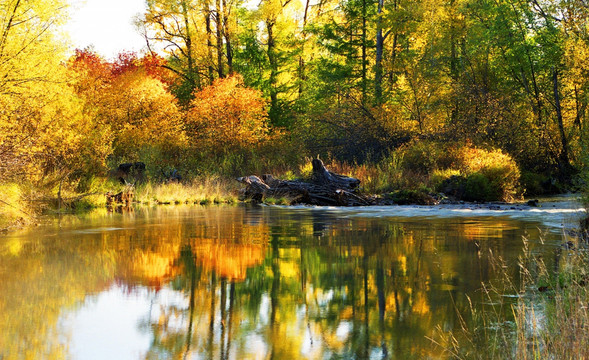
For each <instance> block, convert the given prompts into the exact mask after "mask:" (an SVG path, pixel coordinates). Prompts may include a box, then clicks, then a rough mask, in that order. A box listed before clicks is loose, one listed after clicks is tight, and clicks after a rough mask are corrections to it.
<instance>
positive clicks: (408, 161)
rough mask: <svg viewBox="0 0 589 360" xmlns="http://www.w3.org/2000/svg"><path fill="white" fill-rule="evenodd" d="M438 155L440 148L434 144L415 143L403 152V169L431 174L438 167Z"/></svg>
mask: <svg viewBox="0 0 589 360" xmlns="http://www.w3.org/2000/svg"><path fill="white" fill-rule="evenodd" d="M438 153H439V149H438V146H437V145H436V144H434V143H430V142H424V141H418V142H415V143H413V144H411V145H410V146H408V147H406V148H405V149H404V150H403V169H405V170H411V171H414V172H420V173H426V174H427V173H430V172H432V171H433V170H435V169H436V168H437V167H438V164H437V162H438Z"/></svg>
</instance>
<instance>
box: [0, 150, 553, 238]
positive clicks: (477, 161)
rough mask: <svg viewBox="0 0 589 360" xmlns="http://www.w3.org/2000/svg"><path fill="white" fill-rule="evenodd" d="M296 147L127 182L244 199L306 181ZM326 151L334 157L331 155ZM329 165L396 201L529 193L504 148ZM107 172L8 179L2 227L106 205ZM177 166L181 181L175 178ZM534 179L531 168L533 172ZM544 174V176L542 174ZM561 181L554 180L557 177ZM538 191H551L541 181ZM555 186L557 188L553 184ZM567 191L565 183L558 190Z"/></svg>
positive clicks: (167, 196) (197, 162)
mask: <svg viewBox="0 0 589 360" xmlns="http://www.w3.org/2000/svg"><path fill="white" fill-rule="evenodd" d="M294 150H297V153H302V154H304V153H305V152H304V150H302V149H301V148H300V147H298V148H297V147H295V146H294V145H288V144H284V143H281V144H280V146H278V145H276V144H274V145H269V144H268V145H265V146H262V147H260V148H258V149H257V150H254V149H250V150H247V151H234V152H231V153H211V152H209V153H208V154H207V153H204V152H201V153H198V154H193V155H192V156H191V157H189V156H188V154H187V153H184V154H182V158H183V159H185V160H184V161H175V162H174V164H173V165H174V166H172V165H170V163H166V162H165V161H164V159H163V158H162V156H163V154H162V153H160V154H155V155H154V154H153V153H152V154H151V155H150V156H145V157H143V158H141V159H142V160H143V159H145V160H146V161H147V162H146V169H145V173H144V174H142V176H141V178H140V179H138V178H134V177H133V176H131V177H127V178H125V181H128V182H129V183H132V184H133V185H134V200H135V201H136V202H137V203H141V204H151V205H153V204H180V203H182V204H199V205H206V204H221V203H228V204H231V203H236V202H237V201H238V189H239V187H240V186H239V184H238V183H237V182H236V181H235V180H234V179H235V178H236V177H238V176H243V175H250V174H256V175H261V174H266V173H271V174H273V175H275V176H277V177H279V178H283V179H306V178H309V177H310V175H311V171H312V167H311V157H310V156H295V155H293V151H294ZM326 156H329V154H328V155H326ZM325 162H326V166H327V167H328V169H330V170H331V171H333V172H335V173H339V174H343V175H347V176H352V177H355V178H358V179H359V180H360V181H361V189H360V191H361V192H362V193H364V194H378V195H383V196H388V197H390V198H392V199H395V202H396V203H399V204H407V203H420V200H419V199H420V198H421V197H423V196H425V195H434V194H444V195H445V196H446V197H448V198H450V199H454V200H465V201H477V202H484V201H514V200H518V199H521V198H522V197H523V196H524V195H525V194H526V188H525V183H524V182H523V181H522V180H523V179H522V177H521V175H520V170H519V168H518V166H517V164H516V162H515V161H514V159H512V158H511V157H510V156H509V155H507V154H505V153H504V152H502V151H500V150H497V149H492V148H490V149H484V148H478V147H475V146H472V145H468V144H466V145H460V144H458V143H454V144H443V143H438V142H427V141H421V142H414V143H411V144H408V145H405V146H402V147H399V148H398V149H395V150H393V151H391V152H390V153H389V154H388V155H387V156H384V157H382V158H381V159H380V160H378V161H369V160H368V161H365V162H363V163H359V162H356V161H354V162H349V161H348V162H347V161H338V160H337V159H335V158H327V159H325ZM110 167H111V170H110V172H108V173H104V174H103V175H94V176H89V177H78V178H70V179H67V178H66V179H63V180H62V181H47V180H46V178H43V179H44V180H45V182H43V181H38V182H37V183H34V182H32V181H31V182H28V183H24V182H23V183H20V184H18V183H16V182H9V183H5V184H3V185H2V191H1V192H2V193H3V194H4V198H3V199H2V202H0V212H1V214H2V219H3V220H2V226H0V228H6V227H8V226H11V225H14V224H24V223H27V222H29V221H31V219H33V218H34V214H38V213H39V212H42V211H45V212H47V211H48V212H57V211H59V212H64V211H67V212H76V211H84V210H87V209H90V208H94V207H97V206H104V205H105V202H106V200H105V196H104V194H105V193H106V192H109V191H110V192H114V193H116V192H119V191H122V190H123V188H124V186H125V185H123V184H122V183H121V181H120V180H119V178H118V175H120V174H117V172H116V162H112V165H111V166H110ZM170 169H174V171H175V172H176V173H178V174H181V175H182V176H181V180H179V181H170V179H169V178H168V177H167V176H166V174H169V173H170V171H171V170H170ZM527 174H528V175H527V176H528V177H530V173H527ZM540 176H541V175H538V176H537V177H540ZM549 184H551V186H553V183H549ZM534 186H535V187H534V188H533V190H534V192H533V193H532V195H535V194H538V193H539V192H540V193H542V192H545V191H550V190H551V189H545V188H543V187H542V184H541V183H539V184H536V185H534ZM553 190H554V189H553ZM557 190H559V191H560V190H562V188H557ZM266 202H267V203H269V204H276V203H278V204H288V203H289V199H286V198H285V199H273V198H272V199H266Z"/></svg>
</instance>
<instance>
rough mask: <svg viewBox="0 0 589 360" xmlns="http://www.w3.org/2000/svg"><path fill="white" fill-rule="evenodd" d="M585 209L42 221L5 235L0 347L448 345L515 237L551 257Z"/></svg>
mask: <svg viewBox="0 0 589 360" xmlns="http://www.w3.org/2000/svg"><path fill="white" fill-rule="evenodd" d="M580 212H581V210H580V209H579V205H578V204H577V203H576V202H575V201H572V200H571V199H569V198H566V199H564V200H563V199H558V200H556V201H554V202H542V207H540V208H526V207H524V208H523V209H522V208H520V207H517V208H516V207H511V206H507V207H501V208H493V209H489V208H488V207H485V206H469V205H463V206H449V205H448V206H439V207H433V208H432V207H419V206H392V207H391V206H389V207H365V208H313V207H279V206H273V207H270V206H208V207H199V206H159V207H138V208H135V209H134V210H132V211H126V212H122V213H117V212H108V211H106V210H105V209H101V210H98V211H94V212H92V213H90V214H87V215H83V216H73V215H70V216H62V217H51V218H47V219H45V221H44V223H43V224H42V225H40V226H37V227H34V228H28V229H25V230H22V231H17V232H12V233H10V234H7V235H3V236H2V237H0V359H2V360H8V359H25V358H27V359H28V358H30V359H82V360H88V359H108V360H114V359H332V358H336V359H337V358H341V359H348V358H356V359H368V358H370V359H384V358H390V359H422V358H446V357H448V353H447V352H446V351H445V345H444V341H445V340H444V339H446V337H445V336H446V335H447V334H450V333H454V334H458V335H456V336H457V339H460V335H459V334H460V333H464V331H463V329H464V328H467V329H468V328H471V327H472V328H474V327H475V326H476V324H474V323H473V321H474V320H473V319H472V316H470V310H469V309H470V306H471V305H470V304H471V303H472V306H473V307H474V308H475V309H481V311H484V309H485V307H486V306H487V307H488V306H490V304H491V305H492V303H493V302H494V301H496V300H497V299H495V298H492V297H489V296H487V294H486V293H485V292H484V291H482V290H481V288H482V285H481V284H483V283H485V284H498V285H497V286H499V287H502V286H503V285H504V284H503V282H502V280H501V279H503V276H504V275H505V274H507V276H508V277H509V279H510V281H513V283H514V284H515V287H517V283H518V282H519V276H518V274H519V270H518V257H520V256H521V255H522V248H523V240H522V239H523V238H524V237H525V238H526V239H527V243H528V247H529V249H530V252H531V254H532V256H537V257H542V258H543V259H544V261H545V262H546V264H547V266H549V267H550V266H553V265H554V261H555V260H554V258H555V254H556V253H557V251H556V250H557V249H559V247H560V244H561V242H562V241H563V226H564V225H566V224H570V223H573V222H574V221H575V219H576V218H577V217H578V216H579V214H580ZM496 262H500V263H501V264H503V265H504V266H502V267H501V271H499V270H497V267H496V266H494V264H495V263H496ZM497 294H498V295H497V297H499V298H501V299H502V300H503V301H507V302H509V301H512V300H510V299H511V295H512V294H510V293H509V291H508V290H502V291H499V292H498V293H497ZM501 299H500V300H501ZM503 310H505V311H509V309H503ZM503 310H502V311H503ZM467 333H468V331H467ZM436 343H438V345H436Z"/></svg>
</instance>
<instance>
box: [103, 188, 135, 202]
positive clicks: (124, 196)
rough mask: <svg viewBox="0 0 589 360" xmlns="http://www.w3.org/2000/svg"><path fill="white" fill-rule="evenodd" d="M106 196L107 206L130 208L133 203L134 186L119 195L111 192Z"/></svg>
mask: <svg viewBox="0 0 589 360" xmlns="http://www.w3.org/2000/svg"><path fill="white" fill-rule="evenodd" d="M105 196H106V206H113V205H117V206H130V205H131V203H133V197H134V188H133V187H132V186H128V187H126V188H125V189H124V190H123V191H121V192H119V193H117V194H114V193H112V192H110V191H109V192H107V193H106V194H105Z"/></svg>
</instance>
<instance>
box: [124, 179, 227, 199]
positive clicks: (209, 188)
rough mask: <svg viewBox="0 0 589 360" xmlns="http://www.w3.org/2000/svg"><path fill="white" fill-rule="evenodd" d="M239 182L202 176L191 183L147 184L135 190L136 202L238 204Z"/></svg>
mask: <svg viewBox="0 0 589 360" xmlns="http://www.w3.org/2000/svg"><path fill="white" fill-rule="evenodd" d="M238 188H239V184H238V183H237V181H235V180H233V179H228V178H221V177H210V176H206V177H205V176H202V177H198V178H195V179H193V180H192V181H191V182H189V183H175V182H172V183H162V184H153V183H149V182H148V183H146V184H142V185H139V186H138V187H137V188H136V190H135V200H136V201H138V202H140V203H143V204H201V205H205V204H211V203H217V204H219V203H235V202H237V190H238Z"/></svg>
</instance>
